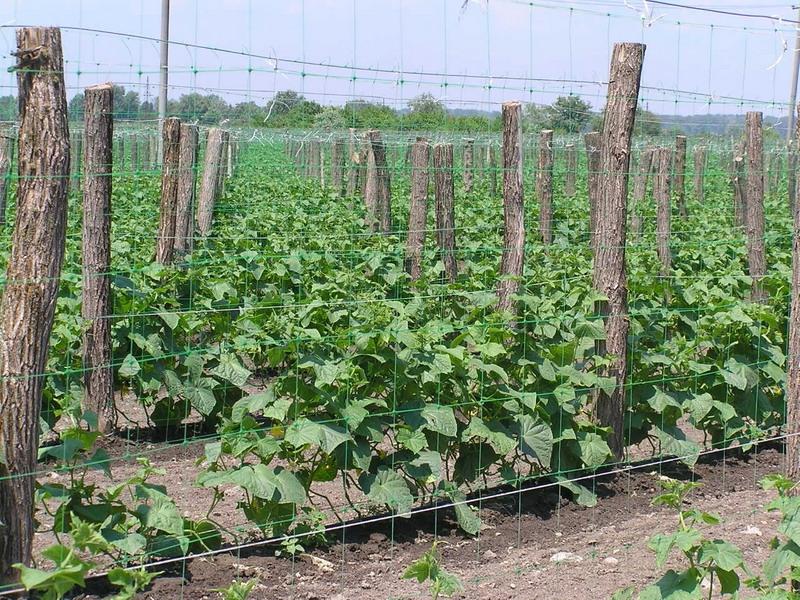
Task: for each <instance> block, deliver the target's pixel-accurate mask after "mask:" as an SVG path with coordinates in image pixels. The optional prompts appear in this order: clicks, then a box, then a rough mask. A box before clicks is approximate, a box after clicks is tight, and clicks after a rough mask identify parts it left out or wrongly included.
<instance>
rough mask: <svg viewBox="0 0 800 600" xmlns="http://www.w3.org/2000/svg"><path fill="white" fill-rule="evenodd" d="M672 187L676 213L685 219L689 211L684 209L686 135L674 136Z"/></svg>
mask: <svg viewBox="0 0 800 600" xmlns="http://www.w3.org/2000/svg"><path fill="white" fill-rule="evenodd" d="M672 187H673V190H674V192H675V202H677V204H678V214H679V215H680V217H681V219H683V220H686V219H687V218H688V217H689V213H688V211H687V210H686V136H685V135H678V136H675V173H674V174H673V180H672Z"/></svg>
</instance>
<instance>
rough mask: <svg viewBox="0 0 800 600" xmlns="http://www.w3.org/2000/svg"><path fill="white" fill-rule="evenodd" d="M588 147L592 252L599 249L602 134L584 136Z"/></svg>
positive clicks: (587, 176)
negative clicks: (598, 219) (598, 214)
mask: <svg viewBox="0 0 800 600" xmlns="http://www.w3.org/2000/svg"><path fill="white" fill-rule="evenodd" d="M583 141H584V144H585V145H586V178H587V182H588V192H589V247H590V248H591V249H592V252H594V251H595V248H596V247H597V205H598V204H599V202H600V194H601V193H602V189H601V187H600V186H601V178H600V168H601V166H600V148H601V146H602V144H603V139H602V137H601V134H600V132H598V131H592V132H591V133H587V134H586V135H585V136H583Z"/></svg>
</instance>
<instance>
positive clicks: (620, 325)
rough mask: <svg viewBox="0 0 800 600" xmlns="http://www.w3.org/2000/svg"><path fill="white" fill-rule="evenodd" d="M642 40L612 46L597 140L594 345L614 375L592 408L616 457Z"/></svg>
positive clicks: (605, 371) (620, 445) (620, 442)
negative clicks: (600, 332)
mask: <svg viewBox="0 0 800 600" xmlns="http://www.w3.org/2000/svg"><path fill="white" fill-rule="evenodd" d="M644 52H645V45H644V44H634V43H621V44H614V50H613V53H612V56H611V74H610V76H609V79H608V81H609V83H608V96H607V100H606V111H605V118H604V119H603V134H602V144H601V151H600V153H601V161H600V171H601V181H602V192H601V193H600V194H599V195H598V204H597V212H596V219H597V234H596V236H597V238H596V239H597V248H596V251H595V257H594V288H595V290H596V291H597V292H598V293H600V294H602V295H603V296H605V297H606V298H607V300H604V301H601V302H598V303H597V308H598V313H599V314H600V315H602V316H603V317H604V319H605V331H606V339H605V340H599V341H598V343H597V345H596V349H595V351H596V353H597V354H598V355H601V356H602V355H606V354H608V355H610V356H611V358H612V362H611V364H610V365H609V366H608V367H604V368H602V369H601V371H602V375H604V376H606V377H613V378H614V379H615V380H616V385H615V387H614V390H613V391H612V392H611V393H607V392H606V391H604V390H600V391H599V392H598V394H597V404H596V407H595V411H596V416H597V420H598V421H599V422H600V424H601V425H603V426H605V427H610V428H611V436H610V437H609V447H610V448H611V451H612V452H613V453H614V456H615V457H616V458H618V459H620V458H621V457H622V455H623V452H624V449H625V440H624V435H623V421H624V414H625V381H626V375H627V342H628V314H627V313H628V306H627V297H628V288H627V282H626V275H625V221H626V212H627V211H626V208H627V206H626V205H627V198H628V168H629V166H630V150H631V137H632V135H633V125H634V118H635V114H636V104H637V101H638V97H639V81H640V78H641V74H642V63H643V61H644Z"/></svg>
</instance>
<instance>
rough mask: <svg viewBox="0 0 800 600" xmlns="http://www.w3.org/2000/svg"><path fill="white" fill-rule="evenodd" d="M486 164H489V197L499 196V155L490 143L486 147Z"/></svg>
mask: <svg viewBox="0 0 800 600" xmlns="http://www.w3.org/2000/svg"><path fill="white" fill-rule="evenodd" d="M486 162H487V163H488V164H489V197H490V198H494V197H495V196H496V195H497V153H496V152H495V149H494V144H493V143H492V142H491V141H490V142H489V144H488V145H487V146H486Z"/></svg>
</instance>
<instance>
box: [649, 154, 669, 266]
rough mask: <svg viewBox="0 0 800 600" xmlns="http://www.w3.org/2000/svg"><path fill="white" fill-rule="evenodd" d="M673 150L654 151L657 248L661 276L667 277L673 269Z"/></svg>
mask: <svg viewBox="0 0 800 600" xmlns="http://www.w3.org/2000/svg"><path fill="white" fill-rule="evenodd" d="M671 162H672V152H671V151H670V149H669V148H657V149H655V150H654V151H653V170H654V173H655V174H654V176H653V198H654V199H655V201H656V250H657V252H658V260H659V262H661V277H664V278H667V277H669V276H670V272H671V270H672V253H671V251H670V246H669V238H670V225H671V223H670V219H671V214H672V206H671V202H670V201H671V194H670V180H669V179H670V178H669V170H670V163H671Z"/></svg>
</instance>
